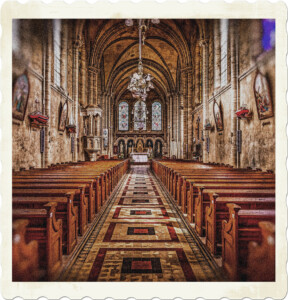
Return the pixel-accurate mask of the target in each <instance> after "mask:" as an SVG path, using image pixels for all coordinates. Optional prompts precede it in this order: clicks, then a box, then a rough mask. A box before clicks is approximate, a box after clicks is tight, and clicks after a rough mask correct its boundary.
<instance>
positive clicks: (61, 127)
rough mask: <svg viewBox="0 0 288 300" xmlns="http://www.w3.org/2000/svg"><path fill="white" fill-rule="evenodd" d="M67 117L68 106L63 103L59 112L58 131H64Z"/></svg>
mask: <svg viewBox="0 0 288 300" xmlns="http://www.w3.org/2000/svg"><path fill="white" fill-rule="evenodd" d="M67 116H68V104H67V102H65V103H64V105H63V106H62V109H61V111H60V118H59V127H58V130H59V131H64V130H65V127H66V122H67Z"/></svg>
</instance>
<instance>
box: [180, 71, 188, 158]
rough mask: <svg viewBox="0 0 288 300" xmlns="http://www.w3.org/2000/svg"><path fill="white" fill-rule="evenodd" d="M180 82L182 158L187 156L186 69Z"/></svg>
mask: <svg viewBox="0 0 288 300" xmlns="http://www.w3.org/2000/svg"><path fill="white" fill-rule="evenodd" d="M182 78H183V80H182V83H183V95H182V98H181V100H182V101H181V103H182V104H181V107H182V108H181V110H183V121H182V122H183V124H182V125H181V127H182V128H183V132H182V147H181V148H182V152H183V158H187V153H188V90H187V89H188V83H187V80H188V78H187V70H185V71H184V72H182Z"/></svg>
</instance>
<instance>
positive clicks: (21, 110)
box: [12, 74, 29, 121]
mask: <svg viewBox="0 0 288 300" xmlns="http://www.w3.org/2000/svg"><path fill="white" fill-rule="evenodd" d="M12 98H13V99H12V116H13V118H15V119H18V120H21V121H23V120H24V117H25V112H26V108H27V103H28V98H29V79H28V76H27V75H26V74H22V75H20V76H19V77H18V78H17V79H16V81H15V83H14V87H13V95H12Z"/></svg>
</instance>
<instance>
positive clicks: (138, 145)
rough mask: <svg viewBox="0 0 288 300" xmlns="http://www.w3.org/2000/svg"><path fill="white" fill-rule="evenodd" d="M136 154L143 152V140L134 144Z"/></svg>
mask: <svg viewBox="0 0 288 300" xmlns="http://www.w3.org/2000/svg"><path fill="white" fill-rule="evenodd" d="M136 147H137V152H138V153H142V152H143V151H144V142H143V140H141V139H139V140H138V141H137V143H136Z"/></svg>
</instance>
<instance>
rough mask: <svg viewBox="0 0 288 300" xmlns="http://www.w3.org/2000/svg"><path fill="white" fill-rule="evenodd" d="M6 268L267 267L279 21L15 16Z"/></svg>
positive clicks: (32, 272) (181, 274)
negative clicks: (9, 250) (9, 247)
mask: <svg viewBox="0 0 288 300" xmlns="http://www.w3.org/2000/svg"><path fill="white" fill-rule="evenodd" d="M12 32H13V43H12V62H13V67H12V79H13V83H12V84H13V86H12V88H13V90H12V92H13V97H12V98H13V99H12V131H13V132H12V134H13V135H12V148H13V153H12V168H13V170H12V171H13V172H12V221H13V245H12V277H13V281H16V282H17V281H65V282H69V281H75V282H76V281H79V282H80V281H81V282H88V281H89V282H93V281H94V282H96V281H115V282H123V281H125V282H127V281H128V282H136V281H140V282H149V281H151V282H159V281H164V282H168V281H177V282H186V281H209V282H210V281H275V116H274V115H275V114H274V111H275V101H276V99H275V20H274V19H14V20H13V26H12Z"/></svg>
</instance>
